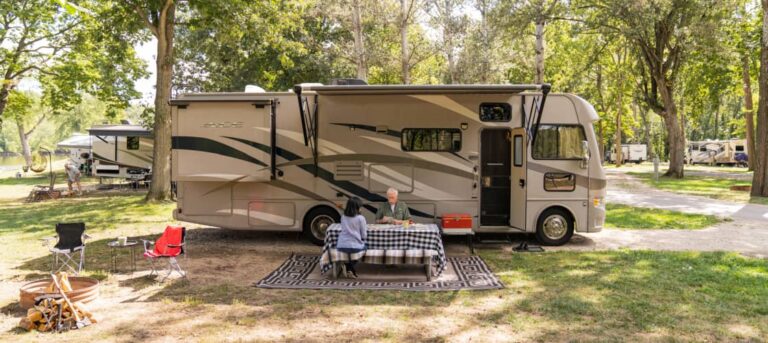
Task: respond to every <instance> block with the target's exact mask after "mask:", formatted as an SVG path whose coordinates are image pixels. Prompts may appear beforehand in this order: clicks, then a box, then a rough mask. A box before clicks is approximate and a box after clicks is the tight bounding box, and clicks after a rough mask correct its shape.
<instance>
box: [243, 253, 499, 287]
mask: <svg viewBox="0 0 768 343" xmlns="http://www.w3.org/2000/svg"><path fill="white" fill-rule="evenodd" d="M319 261H320V256H314V255H292V256H291V257H289V258H288V260H286V261H285V262H283V264H282V265H281V266H280V267H279V268H277V270H275V271H273V272H272V273H270V274H269V275H268V276H267V277H265V278H264V279H262V280H261V281H259V282H257V283H255V284H254V286H256V287H260V288H295V289H383V290H404V291H455V290H461V289H467V290H482V289H499V288H504V284H502V283H501V281H499V278H497V277H496V275H494V274H493V273H492V272H491V270H490V269H489V268H488V266H487V265H486V264H485V262H484V261H483V259H481V258H480V257H479V256H453V257H448V263H447V266H446V268H445V271H443V274H441V275H440V276H439V277H436V278H433V279H432V281H431V282H427V281H426V276H425V275H424V268H423V267H421V266H414V265H396V266H394V267H387V266H384V265H375V264H366V263H360V264H358V265H357V273H358V275H359V276H360V277H359V278H358V279H344V278H339V279H337V280H333V279H331V277H330V275H323V274H320V266H319V264H318V262H319Z"/></svg>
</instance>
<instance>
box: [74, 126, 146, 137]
mask: <svg viewBox="0 0 768 343" xmlns="http://www.w3.org/2000/svg"><path fill="white" fill-rule="evenodd" d="M88 133H90V134H91V136H141V137H151V136H152V131H149V130H147V129H146V128H144V127H143V126H141V125H121V124H118V125H95V126H93V127H91V128H90V129H89V130H88Z"/></svg>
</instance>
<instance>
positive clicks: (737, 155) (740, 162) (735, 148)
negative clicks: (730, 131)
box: [714, 139, 748, 167]
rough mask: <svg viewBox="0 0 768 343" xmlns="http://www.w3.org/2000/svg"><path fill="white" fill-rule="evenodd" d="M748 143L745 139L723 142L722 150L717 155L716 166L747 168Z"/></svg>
mask: <svg viewBox="0 0 768 343" xmlns="http://www.w3.org/2000/svg"><path fill="white" fill-rule="evenodd" d="M746 145H747V142H746V140H744V139H730V140H725V141H721V145H720V150H719V151H718V153H717V154H716V155H715V157H714V159H715V162H714V163H715V165H729V166H745V167H746V166H747V158H748V156H747V152H746V149H745V147H746Z"/></svg>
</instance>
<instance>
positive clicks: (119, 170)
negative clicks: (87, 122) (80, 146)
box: [88, 124, 154, 180]
mask: <svg viewBox="0 0 768 343" xmlns="http://www.w3.org/2000/svg"><path fill="white" fill-rule="evenodd" d="M88 133H89V134H90V135H91V144H92V146H91V151H92V154H93V175H94V176H97V177H110V178H124V179H132V180H145V179H147V178H149V176H150V175H151V170H152V150H153V146H154V141H153V139H152V132H151V131H149V130H147V129H145V128H144V127H142V126H140V125H129V124H118V125H94V126H93V127H91V129H89V130H88Z"/></svg>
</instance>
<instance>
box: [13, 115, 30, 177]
mask: <svg viewBox="0 0 768 343" xmlns="http://www.w3.org/2000/svg"><path fill="white" fill-rule="evenodd" d="M16 127H17V128H18V129H19V141H20V142H21V155H22V156H24V163H25V164H26V166H27V167H31V166H32V148H30V146H29V135H28V134H27V133H26V130H25V129H24V123H22V122H21V119H16Z"/></svg>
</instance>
